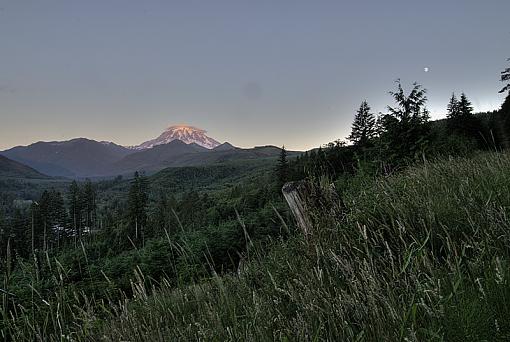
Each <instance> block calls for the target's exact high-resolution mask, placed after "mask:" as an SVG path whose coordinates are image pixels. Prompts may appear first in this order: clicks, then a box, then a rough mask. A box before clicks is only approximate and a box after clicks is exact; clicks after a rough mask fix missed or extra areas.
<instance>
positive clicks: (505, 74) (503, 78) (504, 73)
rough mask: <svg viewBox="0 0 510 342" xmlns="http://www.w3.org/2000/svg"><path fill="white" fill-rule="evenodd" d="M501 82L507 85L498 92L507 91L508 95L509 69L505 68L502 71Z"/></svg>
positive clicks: (509, 88) (509, 84) (509, 85)
mask: <svg viewBox="0 0 510 342" xmlns="http://www.w3.org/2000/svg"><path fill="white" fill-rule="evenodd" d="M508 61H510V58H509V59H508ZM501 82H504V83H508V84H507V85H505V86H504V87H503V89H501V90H500V91H499V92H500V93H504V92H505V91H507V90H508V91H509V95H510V68H506V69H505V70H503V71H502V72H501Z"/></svg>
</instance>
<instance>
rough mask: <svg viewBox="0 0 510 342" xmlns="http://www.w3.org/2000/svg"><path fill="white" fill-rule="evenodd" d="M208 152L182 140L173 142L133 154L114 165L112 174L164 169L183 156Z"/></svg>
mask: <svg viewBox="0 0 510 342" xmlns="http://www.w3.org/2000/svg"><path fill="white" fill-rule="evenodd" d="M204 150H205V151H208V150H207V149H205V148H203V147H202V146H199V145H195V144H186V143H184V142H182V141H180V140H173V141H171V142H170V143H168V144H164V145H156V146H154V147H153V148H150V149H147V150H142V151H139V152H135V153H132V154H130V155H128V156H126V157H124V158H123V159H122V160H119V161H118V162H116V163H114V164H113V168H112V170H111V172H113V173H126V172H131V171H136V170H146V171H151V170H156V169H162V168H164V167H165V166H164V165H167V164H168V163H170V162H171V161H172V160H175V159H176V158H178V157H180V156H182V155H190V154H196V153H201V152H203V151H204Z"/></svg>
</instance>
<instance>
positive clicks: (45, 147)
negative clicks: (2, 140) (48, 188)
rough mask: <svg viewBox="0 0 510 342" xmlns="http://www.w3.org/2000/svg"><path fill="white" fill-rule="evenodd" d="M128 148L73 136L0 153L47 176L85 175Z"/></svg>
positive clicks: (101, 169)
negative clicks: (68, 138) (69, 138)
mask: <svg viewBox="0 0 510 342" xmlns="http://www.w3.org/2000/svg"><path fill="white" fill-rule="evenodd" d="M132 152H133V151H132V150H129V149H127V148H125V147H122V146H119V145H117V144H114V143H110V142H98V141H95V140H90V139H85V138H77V139H72V140H68V141H52V142H42V141H40V142H37V143H34V144H31V145H29V146H17V147H14V148H11V149H9V150H6V151H3V152H0V154H1V155H3V156H5V157H7V158H10V159H12V160H15V161H17V162H20V163H22V164H26V165H28V166H30V167H32V168H34V169H36V170H38V171H39V172H42V173H44V174H48V175H51V176H62V177H86V176H90V175H100V174H103V173H104V172H106V171H107V170H108V169H109V166H110V165H111V163H112V162H115V161H118V160H120V159H122V158H123V157H125V156H126V155H128V154H130V153H132Z"/></svg>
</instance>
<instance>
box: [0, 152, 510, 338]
mask: <svg viewBox="0 0 510 342" xmlns="http://www.w3.org/2000/svg"><path fill="white" fill-rule="evenodd" d="M509 170H510V155H509V154H495V153H494V154H483V155H479V156H476V157H475V158H472V159H455V160H449V161H437V162H433V163H425V164H424V165H422V166H420V167H416V168H412V169H409V170H408V171H406V172H405V173H402V174H399V175H395V176H391V177H388V178H380V179H377V180H376V181H373V180H370V179H366V180H361V181H359V180H358V181H356V182H355V185H353V186H351V187H350V188H349V189H342V190H343V191H342V199H343V201H342V203H343V204H342V205H339V203H336V202H333V201H330V202H329V203H328V202H327V201H320V202H314V203H315V207H314V209H313V212H312V213H311V214H312V215H313V218H314V219H313V220H312V221H313V222H314V223H313V227H312V232H313V233H312V235H311V236H310V237H308V238H306V239H305V238H304V237H303V236H300V235H299V234H295V235H294V236H292V237H291V238H290V239H287V240H283V239H280V240H275V241H273V242H272V244H271V246H268V247H267V248H269V249H270V252H269V254H268V253H263V252H262V251H259V250H258V249H257V248H258V247H251V248H252V250H250V260H248V261H247V262H246V263H245V264H244V266H243V267H242V270H241V271H240V272H239V274H236V275H227V276H223V277H220V276H217V275H213V276H212V277H210V278H209V279H204V280H201V281H197V282H196V283H195V284H194V285H187V286H179V285H178V284H177V286H176V285H175V281H173V280H168V281H163V282H161V284H160V285H159V287H158V288H157V289H156V288H155V287H148V286H147V281H146V280H145V279H144V276H143V274H142V273H141V272H139V271H138V270H136V271H135V273H134V276H133V281H132V296H131V297H129V298H128V297H127V296H121V297H120V299H119V297H118V296H117V297H115V298H116V299H115V300H113V299H112V300H111V301H108V300H101V301H99V300H95V299H94V298H87V297H85V296H81V295H80V292H79V290H77V291H75V292H69V291H67V292H65V293H62V294H59V293H55V294H51V296H47V297H46V298H45V297H44V296H43V295H41V297H38V298H36V299H35V302H36V305H37V310H36V311H37V315H36V316H37V317H35V318H34V317H33V316H31V315H30V314H29V313H30V310H28V309H27V308H20V307H16V306H15V305H13V306H12V307H11V310H10V313H9V314H8V315H4V318H3V324H4V328H3V331H6V332H8V333H9V334H10V336H11V337H12V338H13V339H14V340H64V339H71V340H76V341H86V340H104V341H111V340H115V341H116V340H122V341H172V340H204V341H209V340H212V341H239V340H246V341H270V340H282V341H309V340H313V341H338V340H346V341H399V340H400V341H423V340H432V341H460V340H464V341H481V340H487V341H495V340H508V339H510V318H509V317H510V286H509V276H510V274H509V273H510V272H509V261H510V256H509V251H510V249H509V247H510V229H509V228H510V227H509V226H510V221H509V220H508V215H509V214H510V172H509ZM318 190H320V189H318ZM317 203H319V204H317ZM240 229H241V227H240ZM185 250H186V249H185V247H182V248H181V252H182V253H185ZM190 257H192V256H190ZM27 267H28V266H27ZM205 267H207V266H205ZM27 272H28V273H27V274H32V273H33V272H31V271H30V270H28V271H27ZM53 272H54V274H55V279H54V281H56V282H58V281H60V280H59V279H63V278H64V277H65V272H66V270H60V269H58V267H57V269H54V270H53ZM48 298H51V300H50V299H48ZM112 298H113V297H112ZM38 310H40V311H38Z"/></svg>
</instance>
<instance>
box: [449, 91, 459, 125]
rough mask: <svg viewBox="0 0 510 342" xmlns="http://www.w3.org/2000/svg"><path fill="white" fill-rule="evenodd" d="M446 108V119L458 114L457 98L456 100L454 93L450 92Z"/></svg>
mask: <svg viewBox="0 0 510 342" xmlns="http://www.w3.org/2000/svg"><path fill="white" fill-rule="evenodd" d="M446 109H447V110H448V114H447V115H446V117H447V118H448V119H452V118H456V117H458V116H459V100H457V96H455V93H453V94H452V97H451V98H450V102H448V106H447V107H446Z"/></svg>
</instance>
